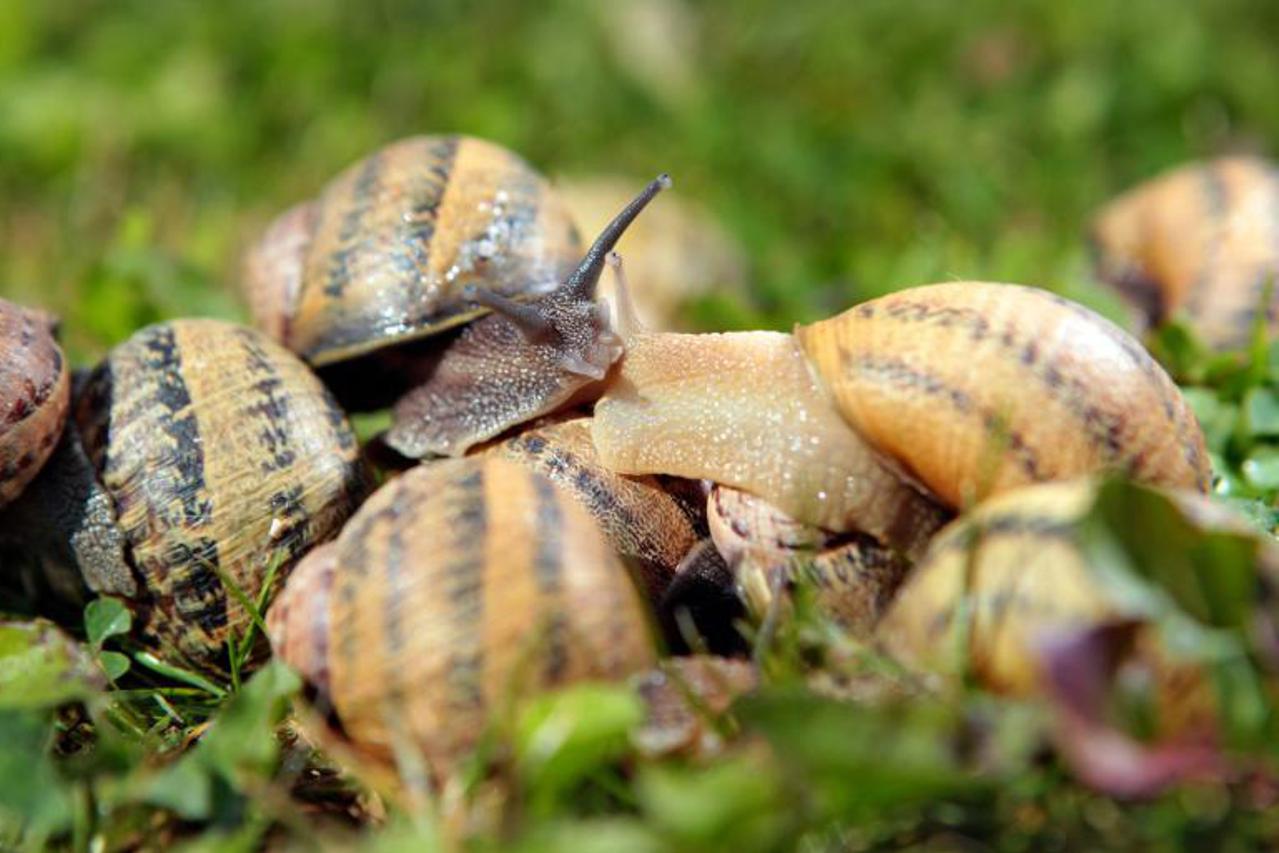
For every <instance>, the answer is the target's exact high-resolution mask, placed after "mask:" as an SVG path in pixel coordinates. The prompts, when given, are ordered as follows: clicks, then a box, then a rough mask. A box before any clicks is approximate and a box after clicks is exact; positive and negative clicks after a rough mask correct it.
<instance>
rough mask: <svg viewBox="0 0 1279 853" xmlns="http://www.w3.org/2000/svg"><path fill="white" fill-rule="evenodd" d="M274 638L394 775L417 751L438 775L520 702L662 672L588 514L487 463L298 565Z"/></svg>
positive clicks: (471, 465) (428, 470) (412, 478)
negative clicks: (587, 683) (554, 690)
mask: <svg viewBox="0 0 1279 853" xmlns="http://www.w3.org/2000/svg"><path fill="white" fill-rule="evenodd" d="M325 573H329V577H331V580H330V579H328V578H327V577H324V575H325ZM316 574H319V575H320V576H321V577H319V578H317V577H315V575H316ZM326 590H327V595H325V594H324V593H325V591H326ZM268 630H269V633H270V636H271V641H272V645H273V647H274V648H275V650H276V652H277V654H278V655H279V656H280V657H281V658H282V659H283V660H284V661H285V662H286V663H290V664H294V665H296V666H297V667H298V668H299V669H301V670H302V671H303V672H304V673H306V674H308V675H311V676H312V677H316V674H317V673H318V674H319V676H318V677H319V678H320V679H321V683H320V684H314V683H313V685H312V686H313V688H315V693H316V698H317V704H319V705H321V706H327V707H326V708H324V710H327V711H331V713H330V714H329V718H330V719H331V720H334V721H335V722H336V724H337V725H338V726H340V729H341V734H342V736H343V738H344V739H345V742H346V743H347V744H349V745H350V746H351V747H353V748H354V750H355V751H356V752H357V753H358V754H359V755H360V756H361V757H362V758H363V759H365V760H367V761H369V762H371V763H372V764H373V765H375V766H376V765H380V766H382V767H383V768H388V767H392V768H393V767H394V766H395V760H396V755H397V751H402V750H404V749H412V750H415V751H416V753H417V754H418V755H419V756H420V757H421V758H424V759H425V760H426V761H427V762H428V764H429V766H430V767H431V769H432V770H433V771H435V772H437V773H438V772H445V771H446V770H447V769H448V768H449V767H450V766H451V765H452V763H453V762H455V761H456V760H457V759H458V758H459V757H461V756H462V755H464V754H465V753H466V752H467V751H469V749H470V748H471V747H473V746H474V745H475V744H476V742H477V741H478V740H479V738H480V736H481V735H482V733H483V732H484V731H485V729H486V727H487V726H488V725H489V724H490V723H491V722H493V721H494V720H495V719H496V716H497V715H498V714H500V713H502V712H503V709H507V708H509V707H510V702H511V700H513V699H518V698H519V697H522V696H525V695H527V694H529V693H531V692H535V691H538V690H541V689H545V688H549V687H553V686H559V685H565V684H570V683H573V682H577V681H582V680H589V679H609V680H612V679H617V678H621V677H625V676H627V675H629V674H631V673H633V672H636V671H640V670H643V669H644V668H646V667H648V666H651V665H652V662H653V649H652V645H651V638H650V636H649V633H648V628H647V624H646V616H645V613H644V607H643V605H642V603H641V601H640V597H639V595H638V593H637V592H636V590H635V587H634V585H633V583H632V581H631V579H630V577H629V575H628V574H627V572H626V570H625V569H624V568H623V567H622V565H621V564H620V563H619V562H618V559H617V557H616V556H614V554H613V552H612V550H611V549H610V548H609V547H608V545H607V543H606V542H605V541H604V538H603V536H601V535H600V533H599V531H598V529H597V528H596V526H595V524H594V522H592V520H591V518H590V516H589V515H588V514H587V512H586V510H584V509H582V507H581V506H580V504H579V503H578V501H577V500H575V499H574V498H573V497H570V496H569V495H567V494H566V493H565V492H564V491H562V490H561V489H560V488H559V487H557V486H556V485H555V484H554V483H552V482H551V481H550V480H549V479H547V478H546V477H543V476H542V475H540V474H537V473H535V472H533V471H530V470H529V469H528V468H525V467H523V466H521V465H517V464H515V463H514V462H510V461H508V460H506V459H503V458H501V457H499V456H497V455H493V454H488V455H482V456H477V457H470V458H467V459H458V460H446V461H442V462H437V463H433V464H430V465H425V466H420V467H418V468H414V469H412V470H410V471H408V472H406V473H405V474H403V475H401V476H399V477H397V478H396V479H395V480H393V481H391V482H390V483H387V484H386V485H385V486H383V487H382V488H381V489H380V490H378V491H377V492H376V493H375V494H374V495H373V496H372V497H371V498H369V500H368V501H367V502H366V503H365V504H364V506H363V507H361V508H360V510H359V512H358V513H356V515H355V516H354V517H353V518H352V519H351V521H350V523H348V524H347V526H346V527H345V528H344V529H343V531H342V533H341V535H340V536H339V537H338V539H337V541H336V542H335V543H334V544H333V545H332V546H330V547H329V548H326V549H321V550H317V551H315V552H313V553H312V554H311V555H310V556H309V557H308V558H306V559H305V560H303V561H302V563H301V564H300V565H299V566H298V568H297V571H295V572H294V574H293V576H292V577H291V578H290V579H289V582H288V584H287V585H286V587H285V589H284V592H283V593H282V594H281V595H280V596H279V599H278V600H277V602H276V603H275V605H274V606H273V608H272V609H271V611H270V614H269V616H268ZM325 659H327V662H326V663H324V662H323V661H325Z"/></svg>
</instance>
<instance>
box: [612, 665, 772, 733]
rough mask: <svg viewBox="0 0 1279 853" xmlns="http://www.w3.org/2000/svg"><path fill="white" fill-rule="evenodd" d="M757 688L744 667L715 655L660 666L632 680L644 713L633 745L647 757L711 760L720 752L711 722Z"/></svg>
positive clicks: (751, 671) (754, 673)
mask: <svg viewBox="0 0 1279 853" xmlns="http://www.w3.org/2000/svg"><path fill="white" fill-rule="evenodd" d="M758 686H759V673H758V672H757V671H756V670H755V667H754V666H753V665H752V664H750V663H747V662H746V661H740V660H732V659H730V658H722V657H715V656H714V655H690V656H687V657H677V658H669V659H667V660H664V661H662V663H661V664H660V665H659V666H658V667H657V668H656V669H653V670H651V671H649V672H646V673H644V675H642V676H640V677H639V678H637V679H635V689H636V690H637V691H638V692H639V695H640V698H642V699H643V700H644V709H645V717H644V724H643V725H642V726H641V727H640V728H639V729H638V731H636V733H635V742H636V745H637V746H638V747H639V750H640V751H641V752H642V753H644V754H645V755H647V756H649V757H658V756H667V755H689V756H694V757H697V758H705V757H709V756H712V755H715V754H716V753H718V752H720V751H722V750H723V748H724V736H723V732H722V731H721V730H719V729H718V728H717V727H716V722H717V721H719V720H720V719H721V718H722V717H723V716H724V715H725V714H727V713H728V710H729V708H730V707H731V706H732V704H733V703H734V702H735V701H737V699H738V698H739V697H741V696H744V695H746V694H748V693H750V692H751V691H753V690H755V689H756V688H757V687H758Z"/></svg>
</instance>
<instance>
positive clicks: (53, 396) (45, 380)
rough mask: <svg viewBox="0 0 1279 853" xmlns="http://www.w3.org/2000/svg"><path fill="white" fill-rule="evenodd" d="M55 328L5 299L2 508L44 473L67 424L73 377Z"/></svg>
mask: <svg viewBox="0 0 1279 853" xmlns="http://www.w3.org/2000/svg"><path fill="white" fill-rule="evenodd" d="M53 326H54V321H53V318H51V317H50V316H48V315H47V314H43V313H41V312H39V311H32V310H30V309H27V308H23V307H22V306H20V305H15V304H14V303H12V302H8V301H5V300H3V299H0V506H4V505H5V504H8V503H10V502H11V501H13V499H14V498H16V497H17V496H18V494H19V493H20V492H22V490H23V489H24V488H26V486H27V484H28V483H30V482H31V480H32V479H33V478H34V477H35V475H36V474H37V473H38V472H39V471H40V468H41V466H43V465H44V463H45V461H46V460H47V459H48V458H49V456H50V455H51V454H52V453H53V449H54V447H55V446H56V445H57V443H58V437H59V436H60V435H61V434H62V427H63V424H64V423H65V422H66V418H67V407H68V405H69V403H70V395H71V379H70V373H69V372H68V370H67V364H66V360H65V359H64V358H63V357H62V350H61V349H59V347H58V344H57V341H55V340H54V337H53Z"/></svg>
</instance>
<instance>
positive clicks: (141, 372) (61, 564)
mask: <svg viewBox="0 0 1279 853" xmlns="http://www.w3.org/2000/svg"><path fill="white" fill-rule="evenodd" d="M67 433H68V436H67V438H66V439H65V440H64V442H63V446H62V448H61V449H60V451H59V455H58V458H57V459H55V461H54V462H53V463H51V464H50V466H48V468H47V470H46V472H45V475H42V477H41V478H40V479H39V480H37V482H36V483H35V484H34V485H33V486H32V488H31V489H30V490H28V493H27V495H25V496H24V497H23V499H22V501H20V502H19V504H18V505H16V506H15V507H14V512H15V513H16V514H17V515H16V516H15V517H16V518H26V519H29V522H27V523H26V524H24V525H22V526H27V527H31V528H33V530H34V533H35V535H36V541H39V542H42V543H48V542H49V541H50V540H53V541H55V542H57V543H60V544H59V547H57V548H56V549H54V550H52V551H50V552H46V553H43V554H42V555H41V559H42V560H43V561H44V563H45V564H46V566H45V571H47V572H49V573H50V574H52V575H55V576H56V577H57V578H59V580H57V581H54V582H53V584H54V586H55V587H61V588H63V589H65V588H66V586H67V581H66V579H67V578H68V577H74V578H76V579H78V581H79V583H80V584H81V585H82V586H84V587H87V588H88V590H90V591H92V592H98V593H109V594H114V595H120V596H124V597H125V598H126V599H128V600H129V603H130V605H131V607H132V608H133V610H134V612H135V624H136V625H137V626H138V630H139V634H140V637H141V639H142V640H143V641H144V642H146V643H148V644H149V645H152V646H154V647H156V649H157V650H158V652H159V653H160V654H161V655H162V656H164V657H167V658H169V659H170V660H173V661H176V662H181V663H189V664H191V665H194V666H197V667H201V668H211V669H216V668H219V667H223V666H226V665H227V661H226V657H225V654H226V641H227V638H228V636H230V635H231V634H232V633H233V632H236V633H243V632H244V630H245V629H246V628H247V626H248V625H249V623H250V620H251V618H252V617H251V615H250V613H249V611H248V610H247V609H246V607H245V606H244V602H243V599H242V597H244V598H247V600H248V601H256V600H257V599H258V597H259V595H260V594H261V593H263V592H264V590H263V585H264V584H265V583H266V581H267V578H268V577H269V576H270V575H271V573H274V574H275V577H276V578H277V579H281V578H283V577H284V576H285V575H286V574H287V573H288V571H289V570H290V568H291V567H292V565H293V563H295V562H296V561H297V560H298V559H299V558H301V557H302V555H303V554H305V553H306V552H307V551H308V550H309V549H310V548H311V547H312V546H313V545H314V544H316V543H318V542H322V541H324V540H325V539H329V538H331V537H333V536H334V535H335V534H336V533H337V531H338V528H339V527H340V526H341V524H342V522H343V521H345V520H346V518H347V516H349V515H350V513H351V512H352V511H353V510H354V508H355V506H356V505H357V504H358V502H359V501H360V500H361V499H362V498H363V496H364V494H365V492H366V491H367V487H368V475H367V472H366V471H365V470H364V468H363V466H362V464H361V463H360V461H359V455H358V447H357V445H356V441H355V437H354V435H353V434H352V432H351V430H350V427H349V426H348V424H347V421H346V417H345V415H343V413H342V411H341V410H340V409H338V408H337V406H336V405H335V403H334V402H333V399H332V397H331V396H330V395H329V393H328V392H327V391H326V390H325V389H324V387H323V385H321V383H320V382H319V380H318V379H316V378H315V376H314V375H313V374H312V373H311V372H310V371H309V370H308V369H307V368H306V366H305V365H304V364H303V363H302V362H301V361H300V360H298V359H297V358H296V357H295V356H293V355H292V354H291V353H289V352H287V351H286V350H284V349H283V348H281V347H280V346H278V345H277V344H275V343H273V342H272V341H270V340H268V339H267V338H266V337H265V336H264V335H262V334H261V333H259V332H256V331H254V330H252V329H247V328H243V327H239V326H234V325H231V324H228V323H223V322H220V321H216V320H174V321H172V322H168V323H162V324H158V325H154V326H150V327H148V328H146V329H143V330H141V331H139V332H137V333H136V334H135V335H134V336H133V337H132V338H130V339H129V340H128V341H126V342H124V343H122V344H120V345H119V346H117V347H116V348H115V349H113V350H112V351H111V352H110V353H109V354H108V355H107V357H106V359H105V360H104V361H103V362H102V363H101V364H100V365H98V367H97V368H96V369H95V370H93V371H92V372H91V373H90V374H89V375H88V377H87V378H86V379H85V380H84V382H83V386H82V387H80V388H78V389H77V395H76V399H75V401H74V403H73V412H72V421H71V424H70V426H69V427H68V430H67ZM228 584H234V585H235V586H236V587H237V588H238V593H237V594H233V593H232V592H231V591H229V590H228V589H227V585H228Z"/></svg>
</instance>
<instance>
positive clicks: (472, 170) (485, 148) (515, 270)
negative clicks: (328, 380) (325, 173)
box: [245, 136, 580, 365]
mask: <svg viewBox="0 0 1279 853" xmlns="http://www.w3.org/2000/svg"><path fill="white" fill-rule="evenodd" d="M579 255H580V248H579V244H578V238H577V233H576V230H575V229H574V227H573V223H572V221H571V219H570V218H569V215H568V212H567V210H566V209H565V207H564V206H563V204H562V203H561V202H560V201H559V199H558V198H557V197H556V196H555V194H554V193H553V192H552V191H551V189H550V186H549V185H548V184H547V182H546V180H545V179H543V178H542V177H541V176H540V175H538V174H537V173H536V172H535V171H533V170H532V169H531V168H530V167H529V165H528V164H527V163H525V162H524V160H522V159H521V158H520V157H518V156H517V155H516V154H514V153H512V152H511V151H508V150H506V149H505V148H502V147H501V146H498V145H494V144H493V143H491V142H486V141H484V140H482V139H475V138H472V137H466V136H420V137H412V138H409V139H403V140H400V141H398V142H395V143H392V144H391V145H388V146H386V147H385V148H382V149H380V150H379V151H376V152H374V153H373V154H371V155H369V156H368V157H366V158H364V159H363V160H361V161H360V162H358V163H355V164H354V165H352V166H350V167H349V168H348V169H346V170H345V171H344V172H342V173H341V174H340V175H338V176H337V177H336V178H334V179H333V180H332V181H331V182H330V183H329V184H328V186H326V187H325V188H324V190H323V191H322V192H321V193H320V195H319V196H317V197H316V199H315V200H314V201H311V202H306V203H303V204H302V205H299V206H296V207H294V208H291V209H290V210H288V211H286V212H285V213H284V214H283V215H282V216H281V217H280V218H279V219H278V220H277V221H276V222H275V223H274V224H273V225H272V226H271V227H270V228H269V229H268V231H267V234H266V235H265V236H264V238H263V240H262V241H261V242H260V243H259V244H258V245H257V246H255V247H254V248H253V249H252V250H250V252H249V253H248V255H247V257H246V261H245V287H246V289H247V292H248V294H249V302H250V305H251V306H252V308H253V312H254V318H255V320H256V322H257V323H258V324H259V326H260V327H261V328H262V329H264V330H266V331H267V332H269V333H270V334H272V335H273V336H275V337H276V338H277V339H278V340H279V341H281V342H282V343H283V344H284V345H285V346H287V347H288V348H289V349H291V350H293V351H294V352H297V353H298V354H299V355H301V356H302V357H303V358H305V359H306V360H307V361H309V362H311V363H312V364H315V365H324V364H330V363H332V362H335V361H341V360H343V359H347V358H351V357H353V356H356V355H359V354H361V353H365V352H369V351H371V350H374V349H379V348H382V347H386V346H388V345H390V344H394V343H397V342H401V341H406V340H411V339H413V338H418V337H422V336H425V335H430V334H434V333H436V332H439V331H441V330H443V329H446V328H448V327H450V326H455V325H458V324H461V323H465V322H467V321H468V320H471V319H473V318H474V317H476V316H478V315H479V314H480V313H482V312H483V308H482V307H481V306H480V305H478V304H477V303H476V302H475V300H474V298H473V295H472V291H476V290H478V291H485V292H492V293H498V294H501V295H504V296H509V297H528V296H532V295H535V294H538V293H544V292H547V291H549V290H551V289H552V288H554V287H555V285H556V283H557V282H559V281H561V280H562V279H563V278H564V276H565V275H567V274H568V272H569V271H570V270H571V269H572V268H573V266H574V265H575V264H576V262H577V259H578V257H579Z"/></svg>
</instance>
